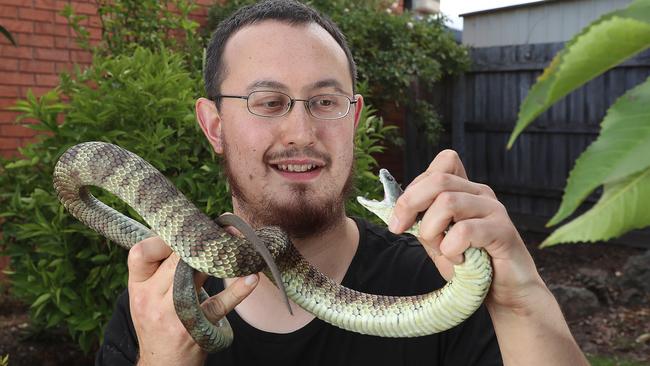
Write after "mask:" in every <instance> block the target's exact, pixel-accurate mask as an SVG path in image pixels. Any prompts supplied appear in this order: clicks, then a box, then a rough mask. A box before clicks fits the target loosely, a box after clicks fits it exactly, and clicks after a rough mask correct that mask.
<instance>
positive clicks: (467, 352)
mask: <svg viewBox="0 0 650 366" xmlns="http://www.w3.org/2000/svg"><path fill="white" fill-rule="evenodd" d="M355 221H356V223H357V226H358V228H359V234H360V237H359V247H358V249H357V252H356V254H355V256H354V258H353V260H352V263H351V264H350V267H349V268H348V271H347V273H346V275H345V277H344V278H343V282H342V284H343V285H344V286H347V287H350V288H353V289H355V290H359V291H363V292H368V293H374V294H383V295H402V296H404V295H415V294H422V293H426V292H430V291H432V290H434V289H437V288H440V287H442V286H443V285H444V283H445V281H444V279H443V278H442V277H441V276H440V274H439V272H438V271H437V269H436V268H435V266H434V265H433V262H432V261H431V260H430V259H429V257H428V256H427V254H426V252H425V251H424V250H423V248H422V246H421V245H420V244H419V243H418V241H417V240H416V239H415V238H414V237H413V236H411V235H401V236H397V235H394V234H392V233H390V232H389V231H388V230H387V229H385V228H382V227H378V226H375V225H373V224H370V223H368V222H366V221H363V220H356V219H355ZM205 288H206V290H207V291H208V293H210V294H211V295H212V294H215V293H218V292H219V291H221V290H223V281H221V280H219V279H215V278H211V279H210V280H208V282H206V286H205ZM228 320H229V321H230V325H231V326H232V328H233V332H234V335H235V339H234V341H233V343H232V345H231V347H229V348H228V349H226V350H223V351H221V352H218V353H214V354H210V355H209V356H208V360H207V362H206V365H276V364H277V365H283V366H290V365H372V366H379V365H390V366H398V365H501V364H502V363H503V362H502V361H501V354H500V351H499V347H498V344H497V339H496V336H495V334H494V328H493V326H492V321H491V319H490V316H489V314H488V312H487V310H486V309H485V306H481V307H480V308H479V309H478V310H477V311H476V313H475V314H474V315H472V316H471V317H470V318H469V319H468V320H466V321H465V322H463V323H461V324H460V325H458V326H456V327H454V328H452V329H450V330H447V331H445V332H441V333H438V334H433V335H430V336H426V337H418V338H382V337H374V336H367V335H361V334H357V333H352V332H349V331H345V330H342V329H339V328H336V327H334V326H332V325H330V324H328V323H325V322H323V321H321V320H320V319H317V318H316V319H314V320H312V321H311V322H310V323H308V324H307V325H306V326H304V327H303V328H301V329H298V330H297V331H295V332H292V333H288V334H276V333H269V332H264V331H261V330H258V329H256V328H254V327H252V326H251V325H249V324H248V323H246V322H245V321H244V320H243V319H242V318H241V317H239V315H238V314H237V312H236V311H232V312H230V314H228ZM161 337H164V335H163V334H161ZM137 354H138V346H137V337H136V334H135V330H134V328H133V323H132V321H131V314H130V312H129V300H128V294H127V293H126V291H125V292H124V293H123V294H122V295H121V296H120V297H119V298H118V300H117V305H116V309H115V311H114V313H113V316H112V318H111V320H110V322H109V323H108V326H107V327H106V332H105V338H104V343H103V344H102V346H101V348H100V349H99V352H98V354H97V358H96V364H97V365H132V364H134V363H135V361H136V358H137Z"/></svg>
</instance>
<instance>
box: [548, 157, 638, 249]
mask: <svg viewBox="0 0 650 366" xmlns="http://www.w3.org/2000/svg"><path fill="white" fill-rule="evenodd" d="M648 202H650V169H646V170H644V171H642V172H640V173H636V174H633V175H631V176H628V177H626V178H624V179H621V180H619V181H616V182H611V183H606V184H605V190H604V192H603V195H602V197H601V198H600V200H598V202H597V203H596V204H595V205H594V206H593V207H592V208H591V209H590V210H589V211H587V212H585V213H584V214H582V215H581V216H579V217H578V218H576V219H574V220H573V221H571V222H569V223H568V224H566V225H564V226H562V227H561V228H559V229H557V230H555V231H554V232H553V233H552V234H551V235H550V236H549V237H548V238H546V240H544V242H543V243H542V245H541V246H542V247H546V246H551V245H555V244H559V243H569V242H593V241H600V240H608V239H611V238H614V237H617V236H619V235H622V234H623V233H625V232H627V231H629V230H633V229H640V228H643V227H646V226H648V225H650V209H648V204H647V203H648Z"/></svg>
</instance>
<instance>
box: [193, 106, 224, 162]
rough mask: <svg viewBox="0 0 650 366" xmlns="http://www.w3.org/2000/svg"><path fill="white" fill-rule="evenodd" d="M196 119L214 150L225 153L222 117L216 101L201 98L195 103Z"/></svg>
mask: <svg viewBox="0 0 650 366" xmlns="http://www.w3.org/2000/svg"><path fill="white" fill-rule="evenodd" d="M194 109H195V113H196V120H197V122H198V123H199V126H201V130H202V131H203V134H204V135H205V137H207V139H208V141H209V142H210V145H212V148H213V149H214V151H215V152H216V153H217V154H219V155H221V154H223V141H221V117H220V116H219V111H218V110H217V106H216V105H215V103H214V102H213V101H211V100H209V99H206V98H199V99H197V101H196V104H195V105H194Z"/></svg>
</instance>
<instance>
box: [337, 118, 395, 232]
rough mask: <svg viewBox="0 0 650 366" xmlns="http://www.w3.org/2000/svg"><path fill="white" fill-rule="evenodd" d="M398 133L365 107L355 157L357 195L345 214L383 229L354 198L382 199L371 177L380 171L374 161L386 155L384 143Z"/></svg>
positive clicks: (379, 222)
mask: <svg viewBox="0 0 650 366" xmlns="http://www.w3.org/2000/svg"><path fill="white" fill-rule="evenodd" d="M396 130H397V127H395V126H385V125H384V121H383V119H382V118H381V117H379V116H377V115H375V110H374V109H373V108H372V107H370V106H366V107H364V109H363V111H362V112H361V117H360V118H359V126H358V127H357V132H356V135H355V138H354V155H355V169H356V175H355V188H356V189H355V192H354V193H353V194H352V196H353V197H352V198H353V199H349V200H348V201H347V205H346V211H347V214H348V215H349V216H356V217H363V218H366V219H368V220H371V221H374V222H376V223H378V224H380V225H385V224H383V222H382V221H381V220H379V218H378V217H377V216H376V215H374V214H372V213H371V212H370V211H368V210H367V209H366V208H364V207H363V206H361V205H360V204H359V202H357V200H356V199H355V198H354V197H356V196H358V195H360V196H363V197H370V196H374V197H379V196H382V195H383V189H382V186H381V184H380V182H379V178H378V177H377V176H376V175H375V174H373V173H372V171H373V170H374V169H375V168H376V167H377V161H376V160H375V159H374V158H373V157H372V155H373V154H378V153H381V152H383V151H384V149H385V147H384V146H383V145H382V143H383V141H384V140H386V139H387V138H390V137H391V136H392V135H393V134H394V133H395V132H396Z"/></svg>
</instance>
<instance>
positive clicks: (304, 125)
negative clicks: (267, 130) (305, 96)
mask: <svg viewBox="0 0 650 366" xmlns="http://www.w3.org/2000/svg"><path fill="white" fill-rule="evenodd" d="M313 118H314V117H312V116H311V114H309V112H308V111H307V105H306V104H305V102H303V101H296V102H294V105H293V107H292V108H291V110H290V111H289V113H287V114H286V115H284V116H283V117H282V121H281V122H280V136H281V139H282V143H283V144H284V145H285V146H295V147H305V146H310V145H313V144H314V142H315V139H316V124H315V123H314V121H313Z"/></svg>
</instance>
